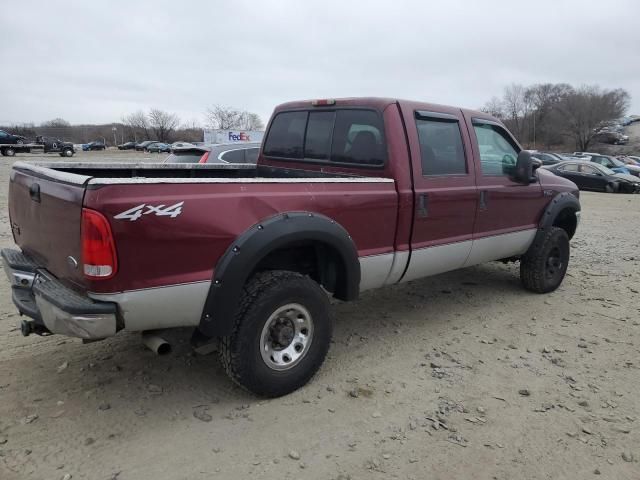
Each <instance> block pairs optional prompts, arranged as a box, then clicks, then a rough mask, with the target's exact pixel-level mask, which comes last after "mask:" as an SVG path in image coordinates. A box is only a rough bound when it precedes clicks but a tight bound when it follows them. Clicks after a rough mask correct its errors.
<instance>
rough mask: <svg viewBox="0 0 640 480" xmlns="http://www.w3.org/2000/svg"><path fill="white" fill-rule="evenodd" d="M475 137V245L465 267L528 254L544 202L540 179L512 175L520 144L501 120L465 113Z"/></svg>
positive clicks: (472, 134)
mask: <svg viewBox="0 0 640 480" xmlns="http://www.w3.org/2000/svg"><path fill="white" fill-rule="evenodd" d="M467 122H468V125H469V126H470V131H471V136H472V137H473V149H474V151H475V156H476V158H478V159H479V160H480V161H479V162H477V163H476V165H475V167H476V183H477V186H478V210H477V214H476V221H475V227H474V232H473V247H472V249H471V254H470V255H469V258H468V259H467V261H466V263H465V266H469V265H475V264H478V263H483V262H488V261H491V260H499V259H502V258H509V257H512V256H516V255H520V254H522V253H524V252H525V251H526V250H527V249H528V248H529V245H530V244H531V242H532V241H533V237H534V236H535V233H536V229H537V224H538V220H539V218H540V215H541V213H542V211H543V210H544V205H545V203H546V201H545V199H544V198H543V194H542V188H541V186H540V182H538V181H535V182H533V183H530V184H528V185H525V184H522V183H518V182H516V181H515V180H513V177H512V174H513V172H514V171H515V165H516V160H517V158H518V153H519V152H520V147H519V146H518V144H517V142H516V141H515V140H514V138H513V137H512V136H511V134H510V133H509V132H508V131H507V130H506V129H505V128H504V127H503V126H502V125H500V124H498V123H496V122H494V121H491V120H486V119H482V118H469V117H467Z"/></svg>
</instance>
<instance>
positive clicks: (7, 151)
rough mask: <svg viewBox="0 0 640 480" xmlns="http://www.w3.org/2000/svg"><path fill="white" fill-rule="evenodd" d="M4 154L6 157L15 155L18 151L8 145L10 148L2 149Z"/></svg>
mask: <svg viewBox="0 0 640 480" xmlns="http://www.w3.org/2000/svg"><path fill="white" fill-rule="evenodd" d="M2 154H3V155H4V156H5V157H13V156H15V154H16V151H15V149H14V148H11V147H8V148H5V149H4V150H3V151H2Z"/></svg>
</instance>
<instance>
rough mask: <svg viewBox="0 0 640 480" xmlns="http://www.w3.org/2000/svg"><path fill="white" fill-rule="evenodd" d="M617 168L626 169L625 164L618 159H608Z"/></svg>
mask: <svg viewBox="0 0 640 480" xmlns="http://www.w3.org/2000/svg"><path fill="white" fill-rule="evenodd" d="M608 158H609V160H611V163H613V164H614V165H615V166H616V167H624V163H623V162H621V161H620V160H618V159H617V158H616V157H608Z"/></svg>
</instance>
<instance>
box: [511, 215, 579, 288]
mask: <svg viewBox="0 0 640 480" xmlns="http://www.w3.org/2000/svg"><path fill="white" fill-rule="evenodd" d="M568 265H569V237H568V235H567V232H565V231H564V230H563V229H561V228H558V227H551V228H549V229H548V230H547V231H542V232H539V233H538V234H537V235H536V239H535V240H534V243H533V245H532V246H531V247H530V248H529V251H528V252H527V253H526V254H525V255H524V256H523V257H522V258H521V259H520V280H522V284H523V285H524V287H525V288H526V289H527V290H531V291H532V292H536V293H548V292H552V291H554V290H555V289H556V288H558V287H559V286H560V284H561V283H562V280H563V279H564V275H565V273H567V267H568Z"/></svg>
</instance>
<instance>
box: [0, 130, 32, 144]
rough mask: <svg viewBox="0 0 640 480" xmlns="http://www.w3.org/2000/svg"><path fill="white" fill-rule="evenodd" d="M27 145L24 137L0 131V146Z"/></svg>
mask: <svg viewBox="0 0 640 480" xmlns="http://www.w3.org/2000/svg"><path fill="white" fill-rule="evenodd" d="M23 143H27V139H26V137H23V136H22V135H14V134H13V133H9V132H5V131H4V130H0V144H3V145H22V144H23Z"/></svg>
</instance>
